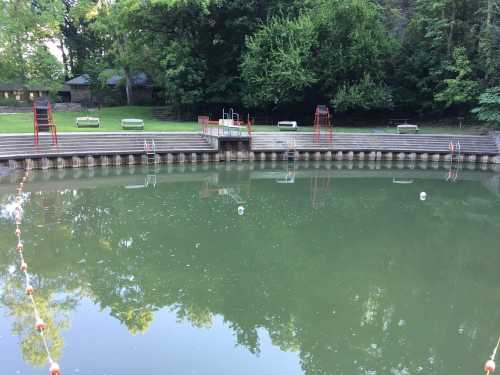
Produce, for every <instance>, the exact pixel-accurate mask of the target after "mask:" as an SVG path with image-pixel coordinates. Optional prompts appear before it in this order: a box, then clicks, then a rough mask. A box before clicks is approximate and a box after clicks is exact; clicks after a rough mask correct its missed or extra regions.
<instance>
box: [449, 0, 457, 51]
mask: <svg viewBox="0 0 500 375" xmlns="http://www.w3.org/2000/svg"><path fill="white" fill-rule="evenodd" d="M451 3H452V8H451V9H452V11H451V20H450V30H449V33H448V42H447V51H448V56H451V52H452V51H451V50H452V47H453V33H454V30H455V22H456V15H457V5H456V4H455V0H453V1H452V2H451Z"/></svg>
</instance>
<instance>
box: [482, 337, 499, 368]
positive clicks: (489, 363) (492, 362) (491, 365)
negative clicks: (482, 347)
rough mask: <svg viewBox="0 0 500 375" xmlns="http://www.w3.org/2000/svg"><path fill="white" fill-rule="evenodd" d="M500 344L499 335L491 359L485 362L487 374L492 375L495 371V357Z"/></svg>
mask: <svg viewBox="0 0 500 375" xmlns="http://www.w3.org/2000/svg"><path fill="white" fill-rule="evenodd" d="M499 346H500V336H499V337H498V340H497V345H496V346H495V349H493V353H492V354H491V357H490V359H488V360H487V361H486V363H485V364H484V371H485V372H486V375H490V374H492V373H493V372H494V371H495V368H496V364H495V357H496V355H497V350H498V347H499Z"/></svg>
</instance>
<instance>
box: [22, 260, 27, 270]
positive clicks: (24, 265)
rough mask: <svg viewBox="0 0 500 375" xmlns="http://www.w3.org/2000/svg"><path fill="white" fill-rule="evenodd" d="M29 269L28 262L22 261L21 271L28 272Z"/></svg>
mask: <svg viewBox="0 0 500 375" xmlns="http://www.w3.org/2000/svg"><path fill="white" fill-rule="evenodd" d="M27 270H28V265H27V264H26V262H22V263H21V271H22V272H26V271H27Z"/></svg>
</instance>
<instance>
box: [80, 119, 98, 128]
mask: <svg viewBox="0 0 500 375" xmlns="http://www.w3.org/2000/svg"><path fill="white" fill-rule="evenodd" d="M75 125H76V127H77V128H100V127H101V120H100V119H99V117H77V118H76V121H75Z"/></svg>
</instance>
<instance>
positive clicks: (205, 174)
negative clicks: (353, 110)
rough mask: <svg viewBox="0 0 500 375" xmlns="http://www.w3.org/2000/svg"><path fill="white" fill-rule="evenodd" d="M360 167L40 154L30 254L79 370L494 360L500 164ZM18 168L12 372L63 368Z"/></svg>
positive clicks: (10, 183)
mask: <svg viewBox="0 0 500 375" xmlns="http://www.w3.org/2000/svg"><path fill="white" fill-rule="evenodd" d="M351 167H352V165H348V166H346V165H340V164H335V163H333V164H316V165H313V164H311V165H309V166H306V165H296V166H295V167H294V168H293V166H289V165H288V164H286V163H284V164H283V163H275V164H273V165H269V164H258V163H257V164H255V165H249V164H232V165H218V166H212V165H210V166H205V167H203V166H191V165H186V166H169V167H166V166H164V167H161V168H158V169H156V170H151V169H148V168H142V167H141V168H135V169H134V168H132V169H130V168H118V169H112V168H109V169H93V170H62V171H48V172H38V173H36V172H34V173H33V174H32V175H31V177H30V179H29V182H28V183H27V186H26V192H25V194H24V221H23V240H24V242H25V256H26V258H27V261H28V263H29V266H30V272H31V273H32V275H33V283H34V285H35V289H36V290H37V294H36V298H37V302H38V303H39V306H40V310H41V314H42V316H43V318H44V319H45V321H46V322H47V324H48V330H47V333H48V338H49V344H50V347H51V350H52V353H53V356H54V357H55V359H57V361H58V362H59V363H60V364H61V367H62V369H63V374H77V373H78V374H92V375H101V374H102V375H104V374H106V375H124V374H149V375H164V374H176V375H184V374H185V375H188V374H213V375H221V374H228V375H229V374H231V375H233V374H248V375H250V374H269V375H271V374H272V375H276V374H283V375H294V374H309V375H312V374H366V375H376V374H392V375H409V374H419V373H421V374H443V375H444V374H455V375H459V374H464V375H465V374H467V375H470V374H479V373H481V372H482V365H483V363H484V361H485V360H486V359H487V357H488V356H489V355H490V354H491V351H492V349H493V346H494V345H495V342H496V338H497V337H498V334H499V333H500V326H499V324H498V319H499V315H500V314H499V309H498V306H499V304H500V273H499V272H498V266H499V264H500V251H499V240H500V189H499V181H500V175H498V174H495V173H493V172H489V171H468V170H460V171H458V175H455V174H453V173H452V175H449V173H448V171H447V170H446V169H432V168H429V169H427V170H421V169H419V168H416V169H413V170H410V169H388V168H385V167H382V168H381V169H380V170H376V169H370V168H367V167H366V166H365V167H364V168H363V169H358V168H356V166H354V168H352V169H350V168H351ZM450 176H451V177H452V178H449V177H450ZM15 181H16V177H15V176H10V177H2V179H1V180H0V204H1V206H0V216H1V218H0V244H1V249H2V251H1V252H0V288H1V289H0V364H1V370H0V372H1V373H2V374H8V375H10V374H47V373H48V370H47V365H46V358H45V356H44V352H43V348H42V346H41V342H40V340H39V336H38V335H37V334H36V333H35V332H34V329H33V328H32V327H33V312H32V310H31V307H30V305H29V302H28V300H27V298H26V296H25V294H24V284H23V278H22V275H21V274H20V272H19V271H18V267H17V264H18V258H17V253H16V251H15V248H14V245H15V236H14V227H15V226H14V222H13V219H12V208H13V203H12V202H13V201H14V192H15V187H16V184H15V183H14V182H15ZM422 191H425V192H427V200H425V201H421V200H420V199H419V193H420V192H422ZM239 206H242V207H244V210H241V209H240V210H238V207H239Z"/></svg>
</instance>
